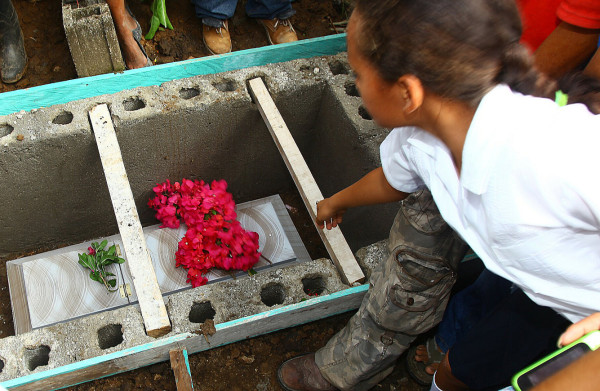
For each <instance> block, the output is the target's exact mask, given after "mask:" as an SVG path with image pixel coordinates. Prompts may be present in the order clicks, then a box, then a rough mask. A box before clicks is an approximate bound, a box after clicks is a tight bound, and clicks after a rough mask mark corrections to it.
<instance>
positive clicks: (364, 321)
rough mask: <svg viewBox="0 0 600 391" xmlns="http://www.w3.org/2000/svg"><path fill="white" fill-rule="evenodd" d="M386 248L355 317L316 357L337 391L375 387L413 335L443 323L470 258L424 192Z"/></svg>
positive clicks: (406, 207) (404, 212)
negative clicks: (459, 275)
mask: <svg viewBox="0 0 600 391" xmlns="http://www.w3.org/2000/svg"><path fill="white" fill-rule="evenodd" d="M388 246H389V249H390V256H389V257H388V258H387V259H386V260H385V261H384V262H382V263H381V264H380V265H379V266H378V267H377V269H376V270H375V271H374V272H373V274H372V275H371V278H370V280H369V285H370V287H369V291H368V292H367V293H366V295H365V297H364V299H363V301H362V304H361V306H360V308H359V310H358V312H357V313H356V314H355V315H354V316H353V317H352V319H351V320H350V321H349V322H348V324H347V325H346V326H345V327H344V329H342V330H341V331H340V332H339V333H337V334H336V335H334V336H333V337H332V338H331V339H330V340H329V341H328V343H327V345H326V346H325V347H323V348H322V349H320V350H319V351H318V352H317V354H316V356H315V360H316V363H317V366H318V367H319V369H320V370H321V373H322V374H323V376H324V377H325V378H327V379H328V380H329V381H330V382H331V383H332V384H333V385H335V386H336V387H337V388H339V389H341V390H368V389H369V388H371V387H373V386H375V385H376V384H377V383H378V382H379V381H381V380H382V379H383V378H384V377H385V376H386V375H388V374H389V373H390V372H391V370H392V368H393V365H394V363H395V361H396V360H397V359H398V357H399V356H400V355H401V354H402V353H403V352H404V351H405V350H406V349H407V348H408V346H409V345H410V343H411V342H412V341H413V340H414V338H415V337H416V336H417V335H418V334H420V333H423V332H426V331H428V330H430V329H431V328H432V327H434V326H435V325H437V324H438V323H439V322H440V320H441V318H442V316H443V313H444V310H445V308H446V304H447V302H448V297H449V294H450V290H451V288H452V285H453V284H454V282H455V281H456V273H455V271H456V267H457V265H458V263H459V262H460V260H461V259H462V258H463V257H464V255H465V253H466V251H467V250H468V246H467V245H466V244H465V243H464V242H463V241H462V240H461V239H460V238H459V237H458V236H457V235H456V233H454V231H453V230H452V229H451V228H450V227H449V226H448V225H447V224H446V222H445V221H444V220H443V219H442V218H441V216H440V214H439V211H438V210H437V207H436V206H435V203H434V202H433V199H432V197H431V194H430V193H429V191H426V190H425V191H420V192H418V193H414V194H411V195H410V196H409V197H408V198H407V199H406V200H404V201H403V202H402V205H401V208H400V211H399V212H398V214H397V215H396V218H395V220H394V224H393V226H392V230H391V231H390V239H389V245H388Z"/></svg>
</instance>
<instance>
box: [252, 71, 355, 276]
mask: <svg viewBox="0 0 600 391" xmlns="http://www.w3.org/2000/svg"><path fill="white" fill-rule="evenodd" d="M249 85H250V92H251V94H252V96H253V98H254V100H255V102H256V104H257V105H258V109H259V111H260V114H261V115H262V117H263V119H264V121H265V123H266V125H267V128H269V131H270V132H271V136H272V137H273V140H274V141H275V144H277V148H278V149H279V152H280V153H281V156H282V157H283V160H284V161H285V164H286V166H287V168H288V170H289V171H290V174H291V175H292V178H293V179H294V182H295V183H296V186H297V187H298V190H299V191H300V195H301V196H302V200H303V201H304V204H305V205H306V208H307V209H308V212H309V213H310V216H311V217H312V220H313V223H315V226H316V222H315V221H316V216H317V202H318V201H321V200H322V199H323V194H322V193H321V190H319V187H318V185H317V183H316V182H315V179H314V178H313V176H312V173H311V172H310V169H309V168H308V165H307V164H306V161H305V160H304V157H303V156H302V153H301V152H300V149H298V146H297V145H296V142H295V141H294V138H293V137H292V135H291V133H290V131H289V129H288V127H287V125H286V124H285V121H284V120H283V117H282V116H281V114H280V113H279V110H278V109H277V106H276V105H275V102H273V99H272V98H271V95H270V94H269V91H267V88H266V86H265V84H264V83H263V81H262V79H261V78H255V79H252V80H250V84H249ZM317 231H318V232H319V235H320V236H321V239H322V240H323V243H324V244H325V248H326V249H327V252H328V253H329V256H330V257H331V259H332V260H333V262H334V263H335V265H336V267H337V268H338V271H339V273H340V276H341V278H342V280H343V281H344V282H345V283H346V284H349V285H353V284H355V283H359V282H362V281H364V279H365V276H364V274H363V272H362V270H361V269H360V267H359V265H358V262H356V259H355V258H354V254H352V250H350V246H348V243H347V242H346V238H344V235H343V234H342V231H341V230H340V228H339V227H337V228H334V229H331V230H326V229H319V228H318V227H317Z"/></svg>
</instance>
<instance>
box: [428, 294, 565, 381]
mask: <svg viewBox="0 0 600 391" xmlns="http://www.w3.org/2000/svg"><path fill="white" fill-rule="evenodd" d="M569 324H570V322H569V321H568V320H567V319H565V318H564V317H562V316H561V315H559V314H558V313H556V312H555V311H554V310H552V309H551V308H548V307H543V306H540V305H538V304H536V303H534V302H533V301H532V300H531V299H530V298H529V297H528V296H527V295H526V294H525V293H524V292H523V291H522V290H521V289H519V288H515V287H513V288H512V290H511V293H510V294H509V295H508V296H507V297H506V298H504V299H503V300H502V301H501V302H500V303H499V304H498V305H497V306H496V308H494V309H493V310H492V311H491V312H490V313H489V314H488V315H486V316H485V317H484V318H483V319H481V321H480V322H478V323H477V324H475V325H474V326H473V327H472V328H471V329H470V330H469V331H468V332H467V333H465V334H464V335H463V336H461V337H460V338H458V339H457V340H456V343H455V344H454V345H453V346H452V347H451V348H450V350H449V351H448V353H447V354H446V357H445V358H444V360H442V362H441V364H440V367H439V368H438V371H437V372H436V374H435V383H436V384H435V385H434V386H437V388H433V387H432V390H436V389H441V390H444V391H456V390H466V389H472V390H499V389H501V388H502V387H504V386H507V385H508V384H509V382H510V379H511V377H512V376H513V375H514V374H515V373H517V372H518V371H519V370H521V369H523V368H525V367H526V366H527V365H529V364H531V363H533V362H534V361H535V360H537V359H539V358H541V357H543V356H545V355H547V354H549V353H551V352H553V351H554V350H556V341H557V339H558V337H559V336H560V335H561V334H562V333H563V332H564V330H565V328H566V327H567V326H568V325H569Z"/></svg>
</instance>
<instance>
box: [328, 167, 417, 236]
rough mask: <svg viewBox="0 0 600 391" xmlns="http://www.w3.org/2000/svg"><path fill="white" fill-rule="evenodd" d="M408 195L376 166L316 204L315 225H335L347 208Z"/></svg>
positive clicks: (395, 199) (378, 202) (330, 226)
mask: <svg viewBox="0 0 600 391" xmlns="http://www.w3.org/2000/svg"><path fill="white" fill-rule="evenodd" d="M407 196H408V194H407V193H403V192H401V191H398V190H396V189H394V188H393V187H392V186H391V185H390V184H389V183H388V181H387V179H386V178H385V175H384V174H383V169H382V168H381V167H380V168H376V169H375V170H373V171H371V172H370V173H368V174H367V175H365V176H364V177H362V178H361V179H360V180H359V181H358V182H356V183H354V184H353V185H351V186H348V187H347V188H345V189H344V190H341V191H340V192H338V193H336V194H334V195H333V196H331V197H329V198H326V199H324V200H323V201H320V202H319V203H318V204H317V225H318V226H319V227H320V228H321V229H323V228H324V227H325V226H327V229H331V228H333V227H336V226H337V225H338V224H339V223H341V222H342V218H343V216H344V213H345V212H346V210H347V209H348V208H353V207H356V206H363V205H373V204H383V203H386V202H393V201H400V200H403V199H404V198H406V197H407Z"/></svg>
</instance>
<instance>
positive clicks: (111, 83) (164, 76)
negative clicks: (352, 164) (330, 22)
mask: <svg viewBox="0 0 600 391" xmlns="http://www.w3.org/2000/svg"><path fill="white" fill-rule="evenodd" d="M344 51H346V35H345V34H336V35H330V36H327V37H320V38H313V39H306V40H302V41H297V42H292V43H288V44H281V45H276V46H266V47H261V48H255V49H248V50H241V51H238V52H233V53H229V54H226V55H219V56H210V57H202V58H198V59H193V60H187V61H181V62H174V63H169V64H163V65H157V66H152V67H148V68H142V69H133V70H128V71H125V72H123V73H115V74H106V75H99V76H92V77H85V78H80V79H75V80H68V81H64V82H59V83H53V84H48V85H43V86H39V87H32V88H28V89H24V90H17V91H11V92H5V93H2V94H0V115H7V114H11V113H16V112H19V111H30V110H33V109H38V108H41V107H48V106H52V105H57V104H64V103H68V102H71V101H74V100H79V99H85V98H90V97H94V96H99V95H104V94H113V93H116V92H120V91H124V90H128V89H132V88H136V87H145V86H153V85H160V84H162V83H164V82H167V81H171V80H177V79H183V78H187V77H193V76H198V75H207V74H214V73H220V72H226V71H232V70H237V69H243V68H249V67H253V66H261V65H267V64H273V63H279V62H285V61H291V60H296V59H300V58H312V57H318V56H328V55H334V54H338V53H341V52H344ZM367 289H368V285H362V286H358V287H352V288H348V289H346V290H345V291H343V292H337V293H334V294H330V295H327V296H322V297H319V298H317V299H311V300H309V301H307V302H302V303H298V304H293V305H289V306H285V307H282V308H279V309H277V310H272V311H267V312H265V313H261V314H257V315H254V316H251V317H249V318H244V319H240V320H236V321H232V322H227V323H224V324H218V325H216V328H217V330H220V329H228V328H231V327H234V326H236V325H237V324H238V323H240V322H241V323H246V322H252V321H255V320H260V319H266V318H268V317H270V316H273V317H278V316H288V314H291V313H295V312H302V311H306V310H307V309H310V308H311V307H320V306H325V307H328V306H329V305H333V304H335V303H336V302H338V301H339V300H343V299H344V298H345V297H354V298H355V299H353V300H354V301H352V302H351V304H350V305H349V306H348V307H347V308H345V309H344V310H342V311H339V310H338V311H336V310H333V311H331V312H327V313H325V314H324V315H323V317H327V316H332V315H336V314H338V313H340V312H344V311H348V310H351V309H355V308H358V305H359V304H360V300H361V298H362V296H363V295H364V294H365V292H366V291H367ZM312 320H314V319H310V317H309V318H308V319H306V320H304V321H300V320H299V321H298V322H296V325H300V324H302V323H305V322H308V321H312ZM288 327H291V326H288ZM272 331H275V330H265V333H267V332H272ZM191 336H192V335H191V334H189V333H184V334H178V335H174V336H171V337H168V338H164V339H159V340H157V341H155V342H152V343H149V344H145V345H141V346H137V347H135V348H132V349H128V350H123V351H119V352H115V353H112V354H108V355H104V356H101V357H96V358H92V359H88V360H83V361H80V362H76V363H73V364H69V365H65V366H62V367H59V368H55V369H51V370H47V371H43V372H39V373H35V374H32V375H28V376H23V377H20V378H15V379H12V380H9V381H5V382H3V383H1V384H0V386H3V387H6V388H8V389H13V388H18V389H26V388H27V387H29V386H30V385H33V384H35V383H36V382H39V381H42V382H43V381H44V380H50V379H52V378H56V379H57V380H58V379H59V378H61V377H62V376H65V375H68V374H69V373H73V372H78V371H85V370H86V368H91V367H95V366H97V365H102V364H103V363H107V362H111V361H112V360H116V359H125V358H127V357H130V356H136V355H138V354H141V353H144V352H149V351H152V350H154V349H157V350H160V348H161V347H167V346H173V345H175V344H177V343H182V344H183V342H184V341H185V340H186V339H189V338H190V337H191ZM214 347H216V346H214ZM192 353H193V352H192ZM150 364H151V362H148V363H145V364H144V363H141V365H140V366H144V365H150ZM132 369H135V368H129V369H126V370H115V371H114V372H112V373H110V374H108V375H105V376H112V375H115V374H117V373H120V372H123V371H129V370H132ZM90 380H93V379H86V380H84V382H86V381H90ZM72 385H75V384H69V385H67V386H72ZM59 388H62V387H61V386H59V387H57V388H55V389H59Z"/></svg>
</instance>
